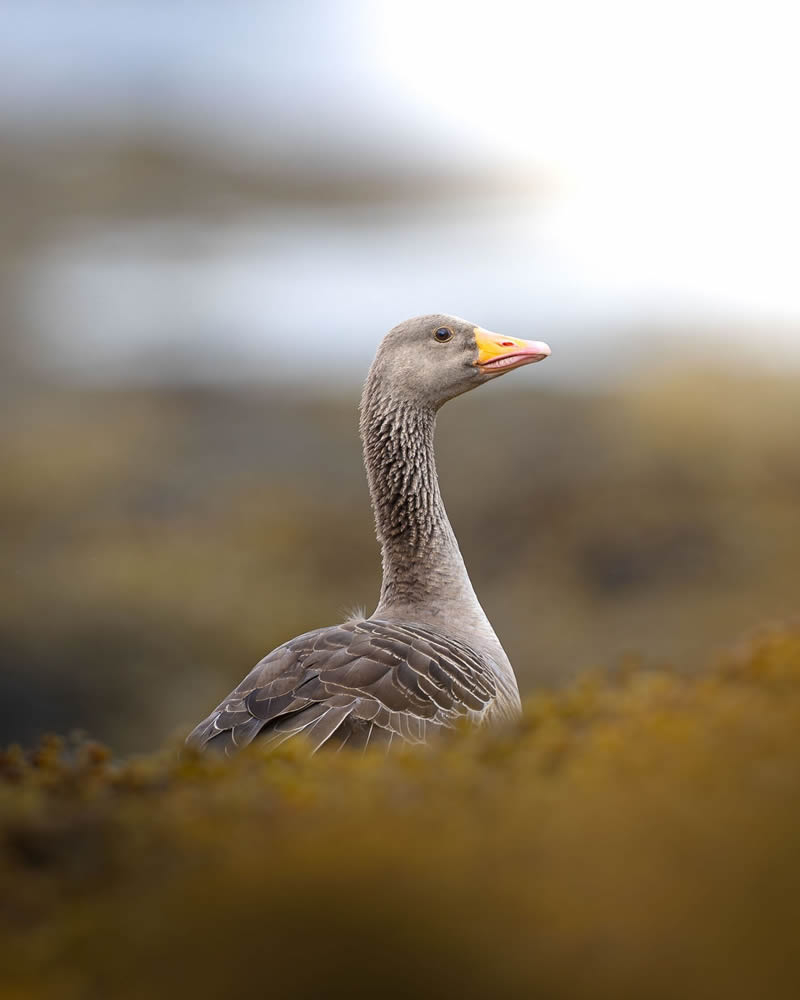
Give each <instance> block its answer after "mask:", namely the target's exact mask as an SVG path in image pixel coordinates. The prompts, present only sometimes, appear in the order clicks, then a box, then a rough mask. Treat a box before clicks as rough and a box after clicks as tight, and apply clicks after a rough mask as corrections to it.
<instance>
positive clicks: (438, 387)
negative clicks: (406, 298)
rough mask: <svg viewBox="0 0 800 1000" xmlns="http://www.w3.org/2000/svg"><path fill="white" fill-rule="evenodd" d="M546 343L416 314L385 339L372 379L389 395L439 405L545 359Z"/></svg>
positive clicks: (440, 316)
mask: <svg viewBox="0 0 800 1000" xmlns="http://www.w3.org/2000/svg"><path fill="white" fill-rule="evenodd" d="M549 354H550V348H549V347H548V346H547V344H545V343H543V342H541V341H538V340H520V339H518V338H516V337H507V336H504V335H501V334H498V333H491V332H490V331H489V330H484V329H483V328H482V327H480V326H476V325H475V324H474V323H469V322H467V320H464V319H459V318H458V317H456V316H447V315H444V314H441V313H436V314H433V315H430V316H417V317H415V318H414V319H409V320H406V321H405V322H404V323H400V324H399V326H396V327H394V329H393V330H390V331H389V333H387V334H386V336H385V337H384V339H383V341H382V343H381V345H380V347H379V348H378V353H377V355H376V357H375V361H374V363H373V366H372V373H371V378H377V379H379V380H380V382H381V383H382V388H384V389H385V391H386V393H387V395H389V396H390V397H391V398H393V399H396V400H398V401H400V400H403V401H408V402H413V403H417V404H420V405H426V406H432V407H434V408H435V409H438V408H439V407H440V406H441V405H442V404H443V403H446V402H447V400H449V399H453V397H455V396H459V395H461V393H464V392H468V391H469V390H470V389H475V388H477V387H478V386H479V385H483V384H484V383H485V382H490V381H491V380H492V379H495V378H499V377H500V376H501V375H505V374H507V373H508V372H510V371H512V370H513V369H514V368H521V367H522V366H523V365H529V364H533V363H535V362H537V361H542V360H543V359H544V358H546V357H548V355H549Z"/></svg>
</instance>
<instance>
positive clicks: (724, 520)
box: [0, 362, 800, 753]
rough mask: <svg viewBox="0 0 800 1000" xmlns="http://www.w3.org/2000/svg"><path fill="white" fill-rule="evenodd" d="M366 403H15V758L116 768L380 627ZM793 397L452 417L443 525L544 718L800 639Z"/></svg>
mask: <svg viewBox="0 0 800 1000" xmlns="http://www.w3.org/2000/svg"><path fill="white" fill-rule="evenodd" d="M356 402H357V389H356V388H355V387H353V388H352V389H351V390H349V391H347V390H343V392H342V393H341V395H339V396H331V395H324V394H320V395H318V396H311V395H309V394H308V390H307V387H306V391H305V393H300V392H295V390H294V389H293V388H292V387H291V386H284V387H283V388H281V389H278V388H276V387H274V386H272V387H269V386H268V387H265V388H262V389H257V390H256V389H253V388H250V389H246V388H241V387H239V388H236V389H235V390H234V389H230V390H227V391H223V390H212V389H203V388H195V389H192V388H183V389H168V388H164V389H162V390H158V391H156V390H153V391H146V390H141V391H134V390H125V391H121V390H118V391H114V390H112V389H108V390H105V391H101V390H98V391H88V390H78V389H74V390H70V389H67V388H64V387H62V388H53V387H49V386H40V387H39V388H37V387H36V386H29V387H28V388H27V390H26V391H25V392H24V393H21V394H16V395H15V394H14V393H13V392H8V393H5V394H4V395H3V397H2V403H1V404H0V405H1V406H2V419H0V464H1V466H2V469H3V475H2V477H0V548H2V557H3V568H4V572H3V574H2V575H1V576H0V746H2V745H7V744H8V743H10V742H12V741H20V742H22V743H23V744H25V745H31V744H32V743H34V742H35V741H36V740H37V739H39V738H40V736H41V734H42V733H44V732H47V731H56V732H61V733H67V732H69V731H71V730H73V729H75V728H80V729H85V730H87V731H89V732H90V733H92V735H93V736H95V737H96V738H99V739H101V740H104V741H107V742H109V743H110V744H111V745H112V746H113V747H114V749H115V752H120V753H127V752H130V751H131V750H148V749H153V748H155V747H157V746H160V745H161V744H162V742H163V741H164V739H166V738H167V737H168V736H169V734H171V733H173V732H174V731H176V730H180V729H184V731H185V729H186V728H188V727H189V726H191V725H192V724H193V723H194V722H196V721H197V720H198V719H199V718H201V717H203V716H205V715H206V714H207V712H208V711H209V710H210V708H211V707H212V706H213V705H214V704H215V703H216V702H217V701H218V700H219V699H220V698H221V697H222V696H223V695H224V694H226V693H227V692H228V690H229V689H230V688H231V687H232V686H233V685H234V684H235V683H237V682H238V681H239V680H240V679H241V677H242V676H243V675H244V674H245V672H246V671H247V670H248V669H249V668H250V666H251V665H252V664H253V663H254V662H256V661H257V660H258V659H259V658H260V657H261V656H262V655H263V654H264V653H266V652H267V651H268V650H270V649H271V648H273V647H274V646H276V645H277V644H279V643H280V642H283V641H285V640H286V639H287V638H290V637H292V636H294V635H297V634H299V633H301V632H304V631H306V630H308V629H310V628H315V627H317V626H321V625H325V624H332V623H334V622H337V621H340V620H341V619H342V616H343V615H344V614H346V613H347V611H348V610H349V609H350V608H352V607H353V606H355V605H363V606H365V607H366V609H367V611H371V610H372V608H373V607H374V605H375V601H376V599H377V594H378V587H379V563H378V553H377V547H376V544H375V540H374V535H373V529H372V521H371V514H370V510H369V505H368V500H367V492H366V485H365V483H364V475H363V470H362V467H361V456H360V449H359V442H358V437H357V429H356V421H357V417H356ZM798 426H800V392H798V382H797V379H796V378H794V379H792V378H780V377H767V376H759V375H751V376H750V377H747V378H745V377H739V376H733V375H731V376H725V375H721V374H716V375H704V374H702V373H697V372H695V373H693V374H691V375H668V374H666V373H663V372H661V373H659V372H658V371H657V363H656V362H654V363H653V364H652V365H651V367H650V368H649V369H648V370H647V371H646V372H642V373H641V374H640V375H639V376H637V377H636V378H635V379H631V381H630V382H629V383H628V384H627V385H625V386H622V387H618V388H615V389H609V390H608V391H607V392H605V393H600V392H577V391H566V390H562V391H557V390H553V389H545V388H543V387H542V385H541V382H540V383H537V382H536V380H535V378H531V379H529V380H528V385H526V387H525V388H523V387H522V383H521V382H519V381H518V383H517V384H516V385H515V384H514V383H512V382H511V380H509V381H508V382H502V383H500V384H495V385H492V386H489V387H487V388H485V389H483V390H481V392H479V393H473V394H471V395H469V396H466V397H464V398H462V399H459V400H457V401H455V402H454V403H453V404H451V405H450V406H449V407H446V408H445V410H444V411H443V413H442V416H441V420H440V430H439V434H438V441H437V450H438V457H439V463H440V472H441V479H442V487H443V492H444V496H445V501H446V503H447V506H448V510H449V512H450V515H451V518H452V520H453V523H454V526H455V528H456V532H457V534H458V537H459V540H460V543H461V547H462V550H463V552H464V555H465V557H466V560H467V565H468V567H469V569H470V572H471V574H472V578H473V581H474V583H475V587H476V589H477V592H478V594H479V595H480V597H481V600H482V601H483V603H484V606H485V607H486V610H487V612H488V614H489V617H490V618H491V620H492V622H493V623H494V625H495V627H496V629H497V631H498V634H499V635H500V636H501V638H502V640H503V642H504V644H505V646H506V649H507V650H508V652H509V654H510V656H511V660H512V663H513V664H514V665H515V668H516V670H517V673H518V675H519V678H520V683H521V687H522V689H523V692H531V691H535V690H539V689H541V688H543V687H548V686H553V685H559V684H563V683H565V682H566V681H568V680H569V679H570V678H572V677H575V676H576V675H577V674H579V673H580V672H581V671H584V670H586V669H587V668H591V667H594V666H611V665H614V664H616V663H618V662H619V661H620V660H621V659H625V658H626V657H629V655H630V654H640V653H643V654H645V655H646V656H647V658H648V662H650V663H654V664H661V663H673V664H676V665H678V666H679V667H680V669H681V670H689V671H690V670H694V669H697V668H698V667H699V666H700V665H702V664H704V663H705V662H707V661H708V659H709V656H711V655H712V654H713V652H714V650H716V649H718V648H719V647H721V646H724V645H725V644H727V643H728V642H729V641H730V640H731V637H734V636H737V637H738V636H741V635H746V634H747V633H748V632H749V631H750V630H752V629H753V628H755V627H758V626H760V625H761V624H762V623H764V622H769V621H782V620H790V619H791V618H792V617H793V616H796V615H797V612H798V566H800V448H798V445H797V428H798Z"/></svg>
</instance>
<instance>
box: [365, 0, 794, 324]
mask: <svg viewBox="0 0 800 1000" xmlns="http://www.w3.org/2000/svg"><path fill="white" fill-rule="evenodd" d="M372 10H373V12H374V22H373V25H372V26H371V27H372V31H373V33H374V38H375V39H376V45H375V48H374V49H373V58H374V59H375V62H376V64H378V65H379V66H381V67H382V69H383V71H384V72H387V73H390V74H391V75H392V77H393V78H394V81H395V86H396V87H397V88H398V89H399V90H400V91H401V92H402V93H403V94H404V96H405V98H406V99H408V100H410V101H413V102H415V103H416V104H417V105H418V106H419V108H420V111H421V113H422V114H435V115H436V116H438V117H440V118H441V119H442V120H443V121H447V123H448V125H449V126H450V127H455V128H458V129H459V130H460V132H461V133H462V135H463V136H464V141H465V143H472V144H473V145H475V146H476V147H478V148H480V149H481V150H494V151H497V152H498V153H500V154H501V155H503V156H506V157H508V158H510V159H511V160H513V161H516V162H520V163H529V164H532V165H535V166H537V167H539V168H544V170H546V171H550V172H552V173H553V174H554V175H555V176H556V177H557V178H558V179H559V182H560V190H559V192H558V193H557V195H556V202H555V210H554V211H553V212H552V213H551V216H550V220H549V222H550V225H549V231H548V238H549V239H550V240H552V245H553V248H554V250H555V251H556V252H562V253H567V254H568V255H570V256H571V257H574V258H575V263H576V266H577V267H579V268H584V267H587V265H588V267H587V270H588V269H589V268H590V269H591V271H592V272H593V273H594V277H595V280H596V282H597V284H598V285H601V286H605V287H606V288H608V287H609V286H611V287H616V286H621V288H620V290H624V288H625V286H626V285H627V286H629V287H633V288H635V287H637V286H643V285H644V286H649V287H650V288H652V289H653V290H654V291H660V292H662V293H663V294H665V295H666V296H670V295H672V294H675V293H678V294H682V295H683V296H685V297H686V298H687V300H692V299H693V300H694V301H695V302H696V303H697V304H698V306H699V307H700V308H702V307H703V306H704V305H705V306H711V307H712V308H713V307H714V305H715V304H716V305H719V306H723V307H728V308H733V309H736V308H743V309H745V310H748V311H753V312H755V313H759V314H762V315H764V316H765V318H766V317H770V318H781V317H786V316H787V315H791V316H793V317H794V318H795V319H798V318H800V280H798V263H799V262H800V236H798V234H799V233H800V193H799V192H800V183H799V179H800V127H798V118H799V117H800V110H799V109H798V104H799V103H800V58H799V57H798V49H797V43H798V38H799V37H800V5H797V4H796V3H782V4H776V3H770V2H766V3H752V2H746V3H736V2H730V0H728V2H718V0H693V2H686V0H677V2H669V3H653V2H641V0H639V2H631V0H622V2H619V0H611V2H608V0H606V2H603V3H596V2H591V0H590V2H581V0H558V2H545V3H541V2H534V3H519V2H509V0H494V2H493V3H491V4H488V5H487V4H485V3H482V4H480V5H477V4H472V5H470V4H469V3H467V4H464V3H463V2H451V0H409V2H404V3H403V4H402V5H399V4H378V5H376V6H375V7H374V8H372ZM421 26H424V27H421Z"/></svg>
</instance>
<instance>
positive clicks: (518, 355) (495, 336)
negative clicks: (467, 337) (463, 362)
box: [475, 326, 550, 372]
mask: <svg viewBox="0 0 800 1000" xmlns="http://www.w3.org/2000/svg"><path fill="white" fill-rule="evenodd" d="M475 342H476V343H477V345H478V360H477V361H476V362H475V366H476V367H477V368H480V369H481V371H484V372H508V371H511V369H512V368H521V367H522V365H532V364H533V363H534V362H536V361H543V360H544V359H545V358H546V357H549V355H550V348H549V347H548V346H547V344H545V343H543V342H542V341H540V340H517V339H516V338H515V337H501V336H500V334H499V333H490V332H489V331H488V330H484V329H483V328H482V327H480V326H476V327H475Z"/></svg>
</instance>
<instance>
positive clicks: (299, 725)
mask: <svg viewBox="0 0 800 1000" xmlns="http://www.w3.org/2000/svg"><path fill="white" fill-rule="evenodd" d="M496 694H497V688H496V684H495V679H494V674H493V671H492V669H491V667H490V666H489V664H488V663H487V662H486V661H485V660H484V659H483V658H482V657H481V656H480V655H479V654H478V653H477V652H475V650H473V649H471V648H470V647H469V646H468V645H466V644H465V643H462V642H460V641H459V640H457V639H453V638H452V637H450V636H446V635H444V634H442V633H441V632H438V631H436V630H435V629H432V628H430V627H429V626H427V625H416V624H405V623H402V624H401V623H398V622H389V621H382V620H379V619H372V618H371V619H367V620H359V621H351V622H347V623H345V624H344V625H334V626H331V627H329V628H322V629H317V630H316V631H314V632H307V633H306V634H305V635H301V636H298V637H297V638H296V639H292V640H290V641H289V642H287V643H285V644H284V645H282V646H278V648H277V649H275V650H273V651H272V652H271V653H269V654H268V655H267V656H265V657H264V659H263V660H261V661H260V662H259V663H257V664H256V666H255V667H254V668H253V669H252V670H251V671H250V673H249V674H248V675H247V677H245V679H244V680H243V681H242V682H241V684H239V686H238V687H237V688H235V690H233V691H232V692H231V693H230V694H229V695H228V697H227V698H225V700H224V701H223V702H221V703H220V704H219V705H218V706H217V708H215V709H214V711H213V712H212V713H211V715H209V717H208V718H207V719H205V720H204V721H203V722H201V723H200V725H198V726H197V727H196V728H195V729H194V730H193V731H192V733H190V735H189V736H188V738H187V740H186V742H187V744H188V745H189V746H192V747H196V748H199V749H202V748H204V747H206V746H209V745H211V746H214V747H215V748H219V749H222V750H225V752H226V753H227V752H232V751H233V750H235V749H237V748H239V747H242V746H245V745H246V744H248V743H250V742H251V741H252V740H253V739H254V738H255V737H256V736H259V737H260V738H262V739H268V740H269V741H270V742H271V743H273V744H277V743H280V742H283V741H284V740H286V739H289V738H290V737H291V736H294V735H295V734H297V733H303V734H304V735H305V736H306V737H307V738H308V739H309V740H310V741H311V744H312V747H313V749H314V750H317V749H319V747H321V746H322V745H323V744H325V743H328V744H330V745H336V746H338V747H341V746H344V745H348V746H354V747H361V748H363V747H366V746H367V744H369V743H371V742H383V743H391V742H392V740H393V739H400V740H402V741H406V742H410V743H422V742H424V741H425V740H426V738H427V736H428V735H429V734H430V732H431V731H432V730H436V729H441V728H444V727H449V726H452V725H453V722H454V721H455V720H456V719H458V718H459V717H465V716H466V717H471V718H474V719H476V720H477V719H479V718H480V717H481V716H482V715H483V714H484V713H485V712H486V710H487V708H488V707H489V706H490V704H491V702H492V701H493V699H494V698H495V696H496Z"/></svg>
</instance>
